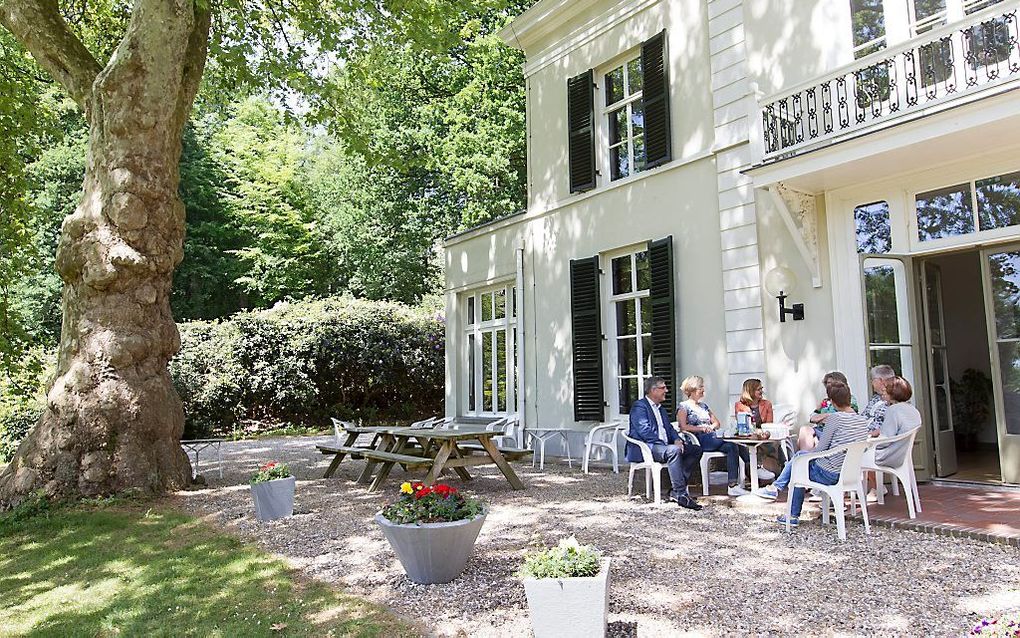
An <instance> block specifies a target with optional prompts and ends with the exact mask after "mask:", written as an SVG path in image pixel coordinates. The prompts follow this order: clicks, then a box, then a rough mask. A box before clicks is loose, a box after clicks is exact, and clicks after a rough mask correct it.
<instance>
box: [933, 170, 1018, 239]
mask: <svg viewBox="0 0 1020 638" xmlns="http://www.w3.org/2000/svg"><path fill="white" fill-rule="evenodd" d="M914 201H915V206H916V212H917V238H918V239H919V240H920V241H931V240H934V239H941V238H943V237H953V236H956V235H967V234H970V233H973V232H976V231H984V230H994V229H997V228H1007V227H1010V226H1017V225H1020V172H1016V173H1008V174H1005V175H996V176H994V177H988V178H985V179H979V180H976V181H973V182H967V183H965V184H958V185H955V186H947V187H945V188H939V189H936V190H932V191H928V192H925V193H918V194H917V195H916V196H915V198H914Z"/></svg>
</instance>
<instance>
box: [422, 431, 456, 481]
mask: <svg viewBox="0 0 1020 638" xmlns="http://www.w3.org/2000/svg"><path fill="white" fill-rule="evenodd" d="M453 447H454V443H453V441H443V444H442V445H441V446H440V447H439V451H438V452H436V457H435V458H434V459H433V460H432V467H431V468H430V469H429V473H428V474H427V475H426V476H425V485H432V484H433V483H435V482H436V477H438V476H439V473H440V472H442V471H443V466H444V465H446V459H448V458H450V454H452V453H453Z"/></svg>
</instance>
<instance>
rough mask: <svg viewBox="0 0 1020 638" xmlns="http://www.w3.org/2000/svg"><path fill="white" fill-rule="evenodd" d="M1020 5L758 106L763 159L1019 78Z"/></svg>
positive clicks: (986, 13)
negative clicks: (1018, 14)
mask: <svg viewBox="0 0 1020 638" xmlns="http://www.w3.org/2000/svg"><path fill="white" fill-rule="evenodd" d="M1018 9H1020V1H1017V0H1010V1H1008V2H1000V3H997V4H995V5H994V6H992V7H989V8H987V9H984V10H982V11H980V12H977V13H974V14H973V15H970V16H967V19H966V21H965V22H963V23H959V22H958V23H956V24H952V25H946V26H943V27H940V28H937V29H932V30H930V31H928V32H927V33H924V34H922V35H921V36H919V37H916V38H914V39H912V40H910V41H908V42H904V43H902V44H900V45H898V46H895V47H890V48H888V49H882V50H879V51H876V52H875V53H872V54H870V55H868V56H867V57H863V58H860V59H859V60H855V61H854V63H853V64H852V65H848V66H846V67H843V68H841V69H839V70H838V71H836V72H834V73H832V74H830V75H828V76H825V77H823V78H822V79H820V80H813V81H812V82H811V83H810V84H806V85H803V86H800V87H797V88H795V89H793V90H790V91H787V92H785V93H783V94H781V95H780V96H778V97H775V98H772V99H769V100H768V101H766V102H765V103H764V104H763V105H762V106H761V117H762V133H763V137H764V143H765V159H766V161H769V160H776V159H781V158H783V157H788V156H791V155H795V154H796V153H797V152H798V151H799V150H801V149H803V148H806V147H808V146H811V145H813V144H814V143H816V142H819V141H822V140H826V139H832V138H839V137H842V136H845V135H852V134H854V133H857V132H863V131H864V130H871V129H872V128H874V127H876V126H880V125H881V124H883V123H885V122H888V123H889V124H892V123H893V121H894V120H898V119H900V118H901V117H902V116H904V115H906V114H907V113H911V112H919V111H922V110H924V109H926V108H928V107H930V106H933V105H935V104H936V103H942V102H948V101H951V100H955V99H958V98H960V97H962V96H965V95H974V94H977V93H978V92H981V91H985V90H987V89H990V88H991V87H993V86H997V85H1000V84H1002V83H1004V82H1008V81H1009V80H1011V79H1016V78H1020V44H1018V42H1020V31H1018V24H1017V11H1018Z"/></svg>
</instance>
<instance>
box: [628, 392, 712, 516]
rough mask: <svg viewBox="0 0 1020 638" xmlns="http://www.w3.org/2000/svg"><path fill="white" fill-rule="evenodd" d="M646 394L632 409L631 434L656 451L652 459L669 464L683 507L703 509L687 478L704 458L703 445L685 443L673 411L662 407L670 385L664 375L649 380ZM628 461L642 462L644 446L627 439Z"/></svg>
mask: <svg viewBox="0 0 1020 638" xmlns="http://www.w3.org/2000/svg"><path fill="white" fill-rule="evenodd" d="M644 390H645V397H644V398H643V399H639V400H637V401H635V402H634V405H632V406H631V408H630V433H629V436H630V438H632V439H637V440H638V441H644V442H645V443H647V444H648V447H649V448H651V450H652V459H653V460H655V462H657V463H665V464H666V469H667V470H669V482H670V484H671V485H672V490H671V491H670V494H669V497H670V499H672V500H675V501H676V502H677V505H679V506H680V507H684V508H687V509H689V510H700V509H701V507H702V506H701V505H699V504H698V502H697V501H696V500H694V499H693V498H691V495H690V494H689V493H688V492H687V479H688V478H690V476H691V472H693V471H694V468H696V467H698V463H699V462H700V461H701V446H700V445H693V444H687V445H685V444H684V440H683V438H682V437H681V436H680V434H679V433H678V432H677V431H676V430H675V429H674V428H673V426H672V424H671V423H670V418H669V413H668V412H666V408H664V407H662V402H663V401H664V400H665V399H666V393H667V392H669V388H667V387H666V380H665V379H663V378H662V377H649V378H647V379H645V387H644ZM626 451H627V460H628V461H631V462H633V463H640V462H641V461H643V460H644V459H643V458H642V457H641V449H640V448H638V446H636V445H634V444H633V443H631V442H629V441H628V442H627V448H626Z"/></svg>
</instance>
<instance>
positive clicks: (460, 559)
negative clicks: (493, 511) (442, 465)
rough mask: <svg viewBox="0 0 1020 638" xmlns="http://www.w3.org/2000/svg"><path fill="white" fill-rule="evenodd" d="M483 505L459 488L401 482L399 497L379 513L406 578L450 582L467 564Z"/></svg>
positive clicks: (483, 512) (376, 516) (384, 531)
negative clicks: (465, 495) (466, 495)
mask: <svg viewBox="0 0 1020 638" xmlns="http://www.w3.org/2000/svg"><path fill="white" fill-rule="evenodd" d="M485 514H486V510H485V505H484V504H483V503H482V502H481V501H480V500H478V499H474V498H466V497H464V495H462V494H461V493H460V492H459V491H458V490H457V489H456V488H454V487H450V486H449V485H444V484H442V483H440V484H437V485H432V486H429V485H425V484H424V483H422V482H420V481H413V482H407V483H403V484H402V485H401V486H400V498H399V499H398V500H396V501H394V502H392V503H390V504H388V505H387V506H386V507H384V508H383V509H382V510H381V511H380V512H379V513H378V514H376V515H375V521H376V522H377V523H378V524H379V526H380V527H381V528H382V531H383V535H385V536H386V540H387V541H389V543H390V546H391V547H393V551H394V552H395V553H396V554H397V558H398V559H400V564H401V565H402V566H403V568H404V571H405V572H406V573H407V576H408V578H410V579H411V580H412V581H414V582H416V583H422V584H432V583H448V582H450V581H451V580H453V579H454V578H456V577H457V576H458V575H460V573H461V572H462V571H464V566H465V565H467V561H468V559H469V558H470V557H471V551H472V550H473V549H474V546H475V540H476V539H477V538H478V533H479V532H480V531H481V529H482V523H484V522H485Z"/></svg>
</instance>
